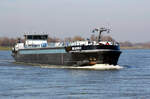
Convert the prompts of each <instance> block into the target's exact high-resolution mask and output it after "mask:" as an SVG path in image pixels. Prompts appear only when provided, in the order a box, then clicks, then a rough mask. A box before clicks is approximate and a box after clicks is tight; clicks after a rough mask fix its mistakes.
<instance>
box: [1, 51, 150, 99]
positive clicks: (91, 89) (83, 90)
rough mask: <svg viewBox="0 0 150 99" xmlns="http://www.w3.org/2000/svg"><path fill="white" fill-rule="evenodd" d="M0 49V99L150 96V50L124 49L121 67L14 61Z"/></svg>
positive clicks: (135, 98) (134, 98) (130, 98)
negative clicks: (89, 67) (46, 65)
mask: <svg viewBox="0 0 150 99" xmlns="http://www.w3.org/2000/svg"><path fill="white" fill-rule="evenodd" d="M10 54H11V52H9V51H0V99H149V98H150V50H123V53H122V55H121V57H120V59H119V63H118V64H119V65H120V66H123V67H124V68H123V69H121V70H107V71H99V70H76V69H62V68H61V69H58V68H57V69H56V68H41V67H38V66H27V65H21V64H14V63H13V59H12V57H11V56H10Z"/></svg>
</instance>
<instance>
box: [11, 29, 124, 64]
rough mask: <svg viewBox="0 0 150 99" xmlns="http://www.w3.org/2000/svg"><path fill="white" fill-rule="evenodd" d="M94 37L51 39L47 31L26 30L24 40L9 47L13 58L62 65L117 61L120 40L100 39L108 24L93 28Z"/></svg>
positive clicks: (25, 61) (27, 61) (26, 61)
mask: <svg viewBox="0 0 150 99" xmlns="http://www.w3.org/2000/svg"><path fill="white" fill-rule="evenodd" d="M93 32H98V33H99V36H98V40H97V41H90V40H86V41H73V42H53V43H52V42H50V43H48V41H47V40H48V35H47V34H25V35H24V37H25V42H24V43H22V42H20V41H18V43H16V45H15V46H14V47H13V48H12V56H13V58H14V59H15V61H16V62H23V63H35V64H48V65H58V66H59V65H63V66H90V65H95V64H109V65H117V62H118V59H119V56H120V54H121V51H120V46H119V43H117V42H112V41H111V42H110V41H102V40H101V33H102V32H109V29H107V28H104V27H102V28H96V29H94V30H93Z"/></svg>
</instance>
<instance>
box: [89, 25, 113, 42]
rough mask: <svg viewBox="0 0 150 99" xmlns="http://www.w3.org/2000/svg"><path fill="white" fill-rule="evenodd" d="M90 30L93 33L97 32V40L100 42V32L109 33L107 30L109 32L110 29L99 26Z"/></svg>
mask: <svg viewBox="0 0 150 99" xmlns="http://www.w3.org/2000/svg"><path fill="white" fill-rule="evenodd" d="M92 32H93V33H95V32H99V36H98V42H100V41H101V34H102V32H107V33H109V32H110V29H108V28H106V27H101V28H95V29H94V30H93V31H92Z"/></svg>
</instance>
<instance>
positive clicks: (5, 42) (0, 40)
mask: <svg viewBox="0 0 150 99" xmlns="http://www.w3.org/2000/svg"><path fill="white" fill-rule="evenodd" d="M18 39H19V38H8V37H0V46H2V47H12V46H14V45H15V44H16V43H17V42H18ZM84 40H87V38H86V39H85V38H83V37H81V36H74V37H66V38H64V39H60V38H56V37H49V38H48V42H60V41H62V42H66V41H68V42H72V41H84ZM88 40H91V41H98V37H97V36H95V35H91V36H90V38H88ZM101 40H102V41H115V39H114V38H112V37H111V36H102V37H101ZM20 41H21V42H24V39H20ZM119 43H120V47H122V48H150V42H146V43H132V42H129V41H125V42H119Z"/></svg>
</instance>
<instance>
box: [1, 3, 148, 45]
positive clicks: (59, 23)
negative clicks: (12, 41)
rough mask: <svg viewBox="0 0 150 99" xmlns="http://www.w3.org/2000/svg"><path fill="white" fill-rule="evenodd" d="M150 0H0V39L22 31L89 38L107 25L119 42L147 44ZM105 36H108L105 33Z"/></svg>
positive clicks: (17, 34) (14, 35) (16, 34)
mask: <svg viewBox="0 0 150 99" xmlns="http://www.w3.org/2000/svg"><path fill="white" fill-rule="evenodd" d="M149 4H150V0H0V37H3V36H9V37H18V36H19V37H22V36H23V32H48V33H49V36H53V37H54V36H55V37H62V38H63V37H69V36H75V35H80V36H82V37H89V36H90V35H91V31H92V29H93V28H95V27H101V26H109V27H110V28H112V32H111V33H110V34H109V35H111V36H112V37H113V38H115V39H116V40H118V41H132V42H147V41H150V39H149V36H150V30H149V28H150V6H149ZM104 35H108V34H104Z"/></svg>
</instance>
